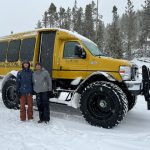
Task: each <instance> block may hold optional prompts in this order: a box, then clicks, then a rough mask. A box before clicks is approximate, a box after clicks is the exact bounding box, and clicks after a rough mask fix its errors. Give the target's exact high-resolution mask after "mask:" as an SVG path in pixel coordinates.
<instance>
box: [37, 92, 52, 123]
mask: <svg viewBox="0 0 150 150" xmlns="http://www.w3.org/2000/svg"><path fill="white" fill-rule="evenodd" d="M36 101H37V107H38V111H39V118H40V121H50V107H49V95H48V92H41V93H37V94H36Z"/></svg>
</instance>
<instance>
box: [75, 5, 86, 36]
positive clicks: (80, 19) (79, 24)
mask: <svg viewBox="0 0 150 150" xmlns="http://www.w3.org/2000/svg"><path fill="white" fill-rule="evenodd" d="M83 15H84V13H83V8H82V7H80V8H79V9H78V11H77V20H76V27H75V28H76V31H77V32H78V33H80V34H83V28H84V18H83Z"/></svg>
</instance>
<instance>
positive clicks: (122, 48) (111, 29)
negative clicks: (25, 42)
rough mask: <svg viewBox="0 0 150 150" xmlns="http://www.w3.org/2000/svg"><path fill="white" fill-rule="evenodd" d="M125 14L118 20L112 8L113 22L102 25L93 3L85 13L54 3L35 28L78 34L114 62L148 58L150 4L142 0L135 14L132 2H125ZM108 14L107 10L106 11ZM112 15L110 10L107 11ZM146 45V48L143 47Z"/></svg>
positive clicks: (87, 6) (81, 9) (78, 9)
mask: <svg viewBox="0 0 150 150" xmlns="http://www.w3.org/2000/svg"><path fill="white" fill-rule="evenodd" d="M126 1H127V4H126V6H125V12H124V13H123V14H122V15H121V16H119V14H118V8H117V7H116V6H113V8H112V18H113V19H112V22H111V23H109V24H107V25H105V24H104V21H103V17H102V16H101V15H100V14H98V13H97V12H98V11H97V7H96V4H95V2H94V1H92V2H91V3H89V4H87V5H86V7H85V9H83V8H82V7H78V4H77V0H75V3H74V6H73V8H70V7H68V8H67V9H65V8H63V7H60V8H59V9H58V8H57V7H56V6H55V4H54V3H51V4H50V6H49V8H48V9H47V10H46V11H45V12H44V14H43V18H42V19H41V20H38V23H37V26H36V28H55V27H57V28H63V29H67V30H72V31H76V32H78V33H80V34H81V35H83V36H86V37H87V38H89V39H91V40H92V41H94V42H95V43H96V44H97V45H98V47H99V48H100V49H101V50H102V51H103V52H105V53H107V54H108V55H110V56H112V57H114V58H126V59H129V60H131V59H132V58H133V57H135V56H137V57H139V56H140V57H141V56H150V51H147V46H146V44H145V43H147V41H148V40H149V39H150V0H145V2H144V4H143V5H142V6H141V10H137V11H135V10H134V5H133V2H132V1H133V0H126ZM108 11H109V10H108ZM110 11H111V10H110ZM144 45H145V47H144Z"/></svg>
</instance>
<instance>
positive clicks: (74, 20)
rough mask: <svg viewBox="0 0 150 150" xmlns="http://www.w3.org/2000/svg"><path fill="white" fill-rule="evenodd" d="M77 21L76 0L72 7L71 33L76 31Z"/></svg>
mask: <svg viewBox="0 0 150 150" xmlns="http://www.w3.org/2000/svg"><path fill="white" fill-rule="evenodd" d="M77 20H78V7H77V0H75V3H74V7H73V8H72V28H73V31H77V29H78V25H77Z"/></svg>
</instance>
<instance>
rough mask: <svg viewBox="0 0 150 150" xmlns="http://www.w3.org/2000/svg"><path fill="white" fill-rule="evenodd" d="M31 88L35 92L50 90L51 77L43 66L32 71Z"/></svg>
mask: <svg viewBox="0 0 150 150" xmlns="http://www.w3.org/2000/svg"><path fill="white" fill-rule="evenodd" d="M33 88H34V91H35V92H36V93H41V92H47V91H52V78H51V77H50V74H49V72H48V71H47V70H45V69H44V68H42V69H41V70H39V71H35V72H34V73H33Z"/></svg>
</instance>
